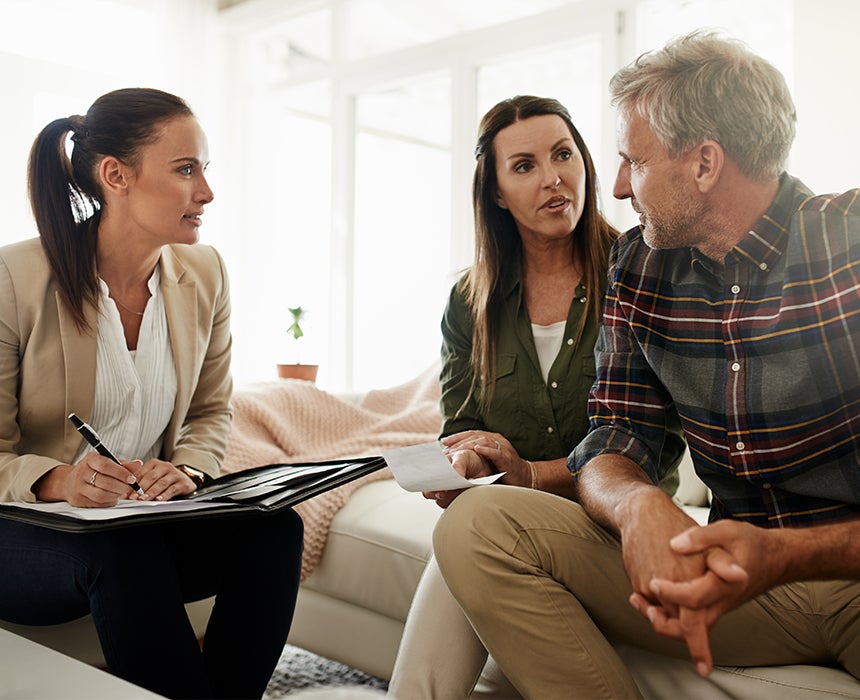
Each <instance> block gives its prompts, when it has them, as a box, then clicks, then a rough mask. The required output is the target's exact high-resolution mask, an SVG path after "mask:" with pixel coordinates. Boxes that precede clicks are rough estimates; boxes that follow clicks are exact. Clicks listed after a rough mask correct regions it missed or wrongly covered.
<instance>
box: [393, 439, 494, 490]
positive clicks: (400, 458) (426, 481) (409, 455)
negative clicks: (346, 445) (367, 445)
mask: <svg viewBox="0 0 860 700" xmlns="http://www.w3.org/2000/svg"><path fill="white" fill-rule="evenodd" d="M382 457H383V459H384V460H385V461H386V463H387V464H388V466H389V468H390V469H391V473H392V474H394V478H395V480H396V481H397V483H398V484H400V487H401V488H402V489H404V490H405V491H453V490H454V489H467V488H469V487H471V486H479V485H481V484H491V483H493V482H494V481H496V480H497V479H500V478H501V477H502V476H503V475H504V472H500V473H499V474H490V475H489V476H480V477H477V478H475V479H467V478H465V477H464V476H461V475H460V474H459V473H458V472H457V470H456V469H454V467H453V466H452V465H451V462H449V461H448V458H447V457H446V456H445V454H444V453H443V452H442V444H441V443H439V442H425V443H422V444H420V445H410V446H409V447H398V448H396V449H392V450H383V451H382Z"/></svg>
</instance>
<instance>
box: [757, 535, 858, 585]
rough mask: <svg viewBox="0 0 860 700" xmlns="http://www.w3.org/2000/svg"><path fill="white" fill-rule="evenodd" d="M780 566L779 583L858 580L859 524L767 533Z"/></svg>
mask: <svg viewBox="0 0 860 700" xmlns="http://www.w3.org/2000/svg"><path fill="white" fill-rule="evenodd" d="M769 536H770V539H772V541H773V544H774V545H775V547H776V548H778V551H779V559H780V561H781V563H782V565H783V571H784V573H783V575H782V577H781V578H782V579H783V580H781V581H780V583H788V582H790V581H808V580H815V579H858V580H860V520H853V521H850V522H841V523H834V524H832V525H817V526H815V527H809V528H785V529H780V530H771V531H769Z"/></svg>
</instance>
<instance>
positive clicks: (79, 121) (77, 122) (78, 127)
mask: <svg viewBox="0 0 860 700" xmlns="http://www.w3.org/2000/svg"><path fill="white" fill-rule="evenodd" d="M69 122H71V126H72V141H74V142H75V143H80V142H81V141H83V140H84V139H86V138H88V137H89V135H90V130H89V129H88V128H87V126H86V121H85V118H84V117H82V116H81V115H80V114H76V115H74V116H72V117H69Z"/></svg>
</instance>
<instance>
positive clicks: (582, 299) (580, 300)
mask: <svg viewBox="0 0 860 700" xmlns="http://www.w3.org/2000/svg"><path fill="white" fill-rule="evenodd" d="M587 301H588V297H579V303H580V304H584V303H585V302H587Z"/></svg>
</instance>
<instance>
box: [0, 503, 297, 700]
mask: <svg viewBox="0 0 860 700" xmlns="http://www.w3.org/2000/svg"><path fill="white" fill-rule="evenodd" d="M301 554H302V521H301V518H300V517H299V516H298V515H297V514H296V513H295V512H294V511H292V510H286V511H283V512H281V513H277V514H265V515H263V514H261V515H255V516H253V517H243V518H223V519H202V520H187V521H179V522H175V523H171V524H169V525H143V526H135V527H128V528H122V529H117V530H109V531H105V532H87V533H66V532H59V531H56V530H50V529H47V528H42V527H37V526H34V525H26V524H23V523H18V522H14V521H11V520H5V519H2V518H0V619H3V620H6V621H9V622H15V623H19V624H27V625H45V624H57V623H60V622H66V621H69V620H73V619H75V618H78V617H82V616H84V615H86V614H87V613H91V614H92V616H93V620H94V622H95V625H96V629H97V631H98V636H99V641H100V642H101V647H102V651H103V653H104V657H105V660H106V661H107V664H108V667H109V669H110V671H111V672H112V673H113V674H115V675H117V676H119V677H121V678H124V679H126V680H128V681H130V682H132V683H135V684H137V685H139V686H142V687H144V688H147V689H149V690H151V691H153V692H156V693H159V694H161V695H165V696H167V697H171V698H205V697H220V698H252V697H257V698H259V697H260V696H261V695H262V694H263V692H264V691H265V689H266V685H267V684H268V681H269V678H270V677H271V674H272V671H273V670H274V668H275V665H276V664H277V661H278V659H279V658H280V655H281V652H282V651H283V648H284V644H285V643H286V640H287V634H288V632H289V629H290V623H291V621H292V617H293V610H294V608H295V601H296V594H297V592H298V586H299V576H300V573H301ZM211 595H215V596H216V598H215V606H214V608H213V610H212V615H211V617H210V619H209V623H208V626H207V628H206V633H205V637H204V641H203V648H202V650H201V648H200V646H199V644H198V641H197V639H196V637H195V634H194V630H193V629H192V627H191V623H190V622H189V620H188V616H187V615H186V613H185V607H184V603H185V602H189V601H192V600H200V599H202V598H206V597H209V596H211Z"/></svg>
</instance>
